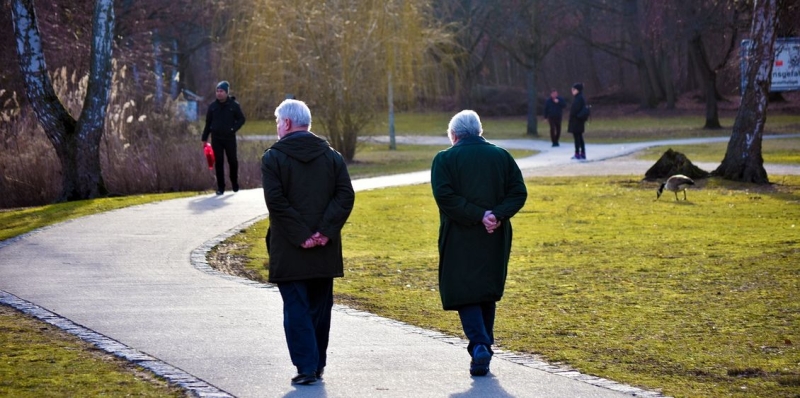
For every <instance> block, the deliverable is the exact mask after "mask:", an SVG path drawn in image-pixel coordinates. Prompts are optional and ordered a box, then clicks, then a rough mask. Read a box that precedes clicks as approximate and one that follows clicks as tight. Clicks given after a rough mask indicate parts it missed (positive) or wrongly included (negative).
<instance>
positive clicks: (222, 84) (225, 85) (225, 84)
mask: <svg viewBox="0 0 800 398" xmlns="http://www.w3.org/2000/svg"><path fill="white" fill-rule="evenodd" d="M230 87H231V84H230V83H228V82H227V81H225V80H223V81H221V82H219V83H217V90H219V89H223V90H225V92H226V93H227V92H228V89H229V88H230Z"/></svg>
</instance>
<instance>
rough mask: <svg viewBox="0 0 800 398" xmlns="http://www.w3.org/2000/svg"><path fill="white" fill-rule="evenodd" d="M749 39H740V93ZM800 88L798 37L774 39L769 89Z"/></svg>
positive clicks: (789, 89)
mask: <svg viewBox="0 0 800 398" xmlns="http://www.w3.org/2000/svg"><path fill="white" fill-rule="evenodd" d="M751 46H752V42H751V41H750V40H742V47H741V51H740V54H741V68H740V70H741V72H742V87H741V89H742V93H744V87H745V84H746V81H745V79H746V75H747V74H746V73H745V72H746V71H747V58H749V55H750V47H751ZM793 90H800V37H792V38H783V39H777V40H775V58H774V61H773V64H772V85H771V86H770V89H769V91H771V92H778V91H793Z"/></svg>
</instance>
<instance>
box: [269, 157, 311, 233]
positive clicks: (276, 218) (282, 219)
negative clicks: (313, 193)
mask: <svg viewBox="0 0 800 398" xmlns="http://www.w3.org/2000/svg"><path fill="white" fill-rule="evenodd" d="M272 151H274V150H273V149H269V150H267V151H266V152H264V156H263V157H262V158H261V185H262V186H263V187H264V201H265V202H266V203H267V209H268V210H269V219H270V225H269V228H270V229H271V230H273V231H275V232H277V233H279V234H280V235H281V236H284V237H286V239H288V240H289V242H291V243H292V244H293V245H296V246H298V247H299V246H300V245H302V244H303V242H305V241H306V239H308V238H309V237H310V236H311V235H312V234H313V233H314V232H312V231H311V229H310V228H309V227H308V226H307V225H306V224H305V222H304V221H303V217H301V216H300V213H299V212H298V211H297V210H295V209H294V208H293V207H292V206H291V204H290V203H289V200H288V199H287V198H286V195H285V194H284V192H283V184H282V183H281V175H280V165H279V162H278V159H277V158H276V156H275V155H273V154H272V153H271V152H272Z"/></svg>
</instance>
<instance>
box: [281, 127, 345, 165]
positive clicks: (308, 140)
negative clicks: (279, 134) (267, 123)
mask: <svg viewBox="0 0 800 398" xmlns="http://www.w3.org/2000/svg"><path fill="white" fill-rule="evenodd" d="M270 149H275V150H277V151H281V152H283V153H285V154H286V155H288V156H289V157H292V158H294V159H297V160H299V161H301V162H303V163H308V162H310V161H312V160H314V159H316V158H317V157H319V156H321V155H322V154H324V153H326V152H327V151H329V150H330V149H331V146H330V144H328V141H325V140H324V139H322V138H320V137H318V136H317V135H316V134H314V133H311V132H309V131H298V132H296V133H292V134H289V135H287V136H285V137H283V138H281V139H280V140H278V142H276V143H275V144H273V145H272V147H271V148H270Z"/></svg>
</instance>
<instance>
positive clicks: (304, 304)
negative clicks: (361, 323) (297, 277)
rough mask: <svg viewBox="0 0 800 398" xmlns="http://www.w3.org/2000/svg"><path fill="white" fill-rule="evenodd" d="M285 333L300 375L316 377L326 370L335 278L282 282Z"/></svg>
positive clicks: (293, 362)
mask: <svg viewBox="0 0 800 398" xmlns="http://www.w3.org/2000/svg"><path fill="white" fill-rule="evenodd" d="M278 290H280V292H281V297H282V298H283V330H284V333H285V334H286V343H287V345H288V346H289V356H290V357H291V358H292V364H294V366H296V367H297V372H298V373H302V374H309V375H313V374H314V372H316V371H317V370H321V369H322V368H324V367H325V363H326V361H327V350H328V336H329V333H330V329H331V309H332V308H333V278H325V279H310V280H303V281H295V282H281V283H278Z"/></svg>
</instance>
